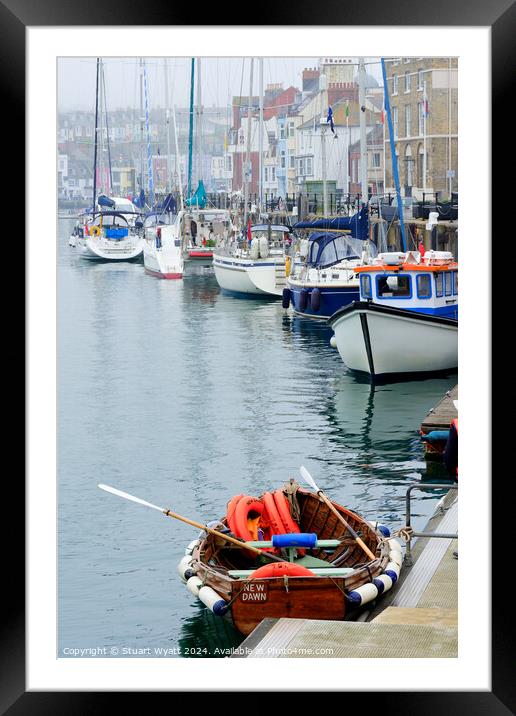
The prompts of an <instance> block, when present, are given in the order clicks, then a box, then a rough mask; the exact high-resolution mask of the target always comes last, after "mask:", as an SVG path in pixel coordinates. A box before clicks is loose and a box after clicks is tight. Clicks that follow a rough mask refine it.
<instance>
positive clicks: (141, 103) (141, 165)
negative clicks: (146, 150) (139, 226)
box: [140, 57, 145, 208]
mask: <svg viewBox="0 0 516 716" xmlns="http://www.w3.org/2000/svg"><path fill="white" fill-rule="evenodd" d="M143 121H144V117H143V60H142V59H141V57H140V190H141V189H143V186H144V183H145V182H144V178H143ZM141 208H143V207H141Z"/></svg>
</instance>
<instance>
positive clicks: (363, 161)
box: [358, 57, 369, 205]
mask: <svg viewBox="0 0 516 716" xmlns="http://www.w3.org/2000/svg"><path fill="white" fill-rule="evenodd" d="M365 85H366V72H365V64H364V58H363V57H360V59H359V61H358V104H359V105H360V111H359V115H360V183H361V195H362V197H361V199H362V205H364V204H367V202H368V200H369V193H368V190H367V138H366V99H365Z"/></svg>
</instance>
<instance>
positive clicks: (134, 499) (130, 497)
mask: <svg viewBox="0 0 516 716" xmlns="http://www.w3.org/2000/svg"><path fill="white" fill-rule="evenodd" d="M97 487H100V489H101V490H105V492H111V494H112V495H117V496H118V497H123V498H124V499H125V500H130V501H131V502H137V503H138V504H139V505H144V506H145V507H151V508H152V509H153V510H159V512H164V511H165V510H164V509H163V507H158V506H157V505H153V504H152V503H150V502H147V501H146V500H142V499H140V498H139V497H135V496H134V495H130V494H129V493H128V492H124V491H123V490H118V489H117V488H116V487H111V485H103V484H99V485H97Z"/></svg>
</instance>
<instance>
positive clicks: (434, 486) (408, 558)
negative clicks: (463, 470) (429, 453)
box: [405, 482, 459, 565]
mask: <svg viewBox="0 0 516 716" xmlns="http://www.w3.org/2000/svg"><path fill="white" fill-rule="evenodd" d="M458 488H459V486H458V484H452V485H450V484H449V483H447V484H441V483H421V482H415V483H413V484H412V485H410V486H409V488H408V490H407V493H406V495H405V506H406V512H405V528H406V529H407V534H408V540H407V543H406V548H405V562H406V564H407V565H410V564H412V545H411V542H412V538H413V537H428V538H430V537H437V538H439V537H440V538H444V539H457V537H458V533H456V534H450V533H448V532H414V531H412V530H411V523H410V518H411V510H410V508H411V502H410V498H411V493H412V490H415V489H419V490H458Z"/></svg>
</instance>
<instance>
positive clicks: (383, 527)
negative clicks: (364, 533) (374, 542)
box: [369, 522, 391, 537]
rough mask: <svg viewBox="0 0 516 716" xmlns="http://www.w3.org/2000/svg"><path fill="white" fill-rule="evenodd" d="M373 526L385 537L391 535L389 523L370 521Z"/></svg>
mask: <svg viewBox="0 0 516 716" xmlns="http://www.w3.org/2000/svg"><path fill="white" fill-rule="evenodd" d="M369 524H370V525H371V527H372V528H373V529H374V530H376V531H377V532H380V533H381V534H382V535H383V536H384V537H390V536H391V531H390V529H389V528H388V527H387V525H382V523H381V522H369Z"/></svg>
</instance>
